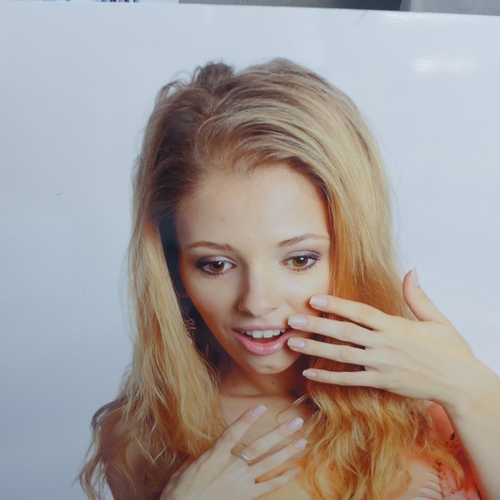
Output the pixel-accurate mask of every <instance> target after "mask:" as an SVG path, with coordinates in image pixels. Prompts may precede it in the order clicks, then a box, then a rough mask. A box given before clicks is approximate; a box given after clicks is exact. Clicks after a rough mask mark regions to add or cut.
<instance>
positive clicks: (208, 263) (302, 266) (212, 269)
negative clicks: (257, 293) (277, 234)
mask: <svg viewBox="0 0 500 500" xmlns="http://www.w3.org/2000/svg"><path fill="white" fill-rule="evenodd" d="M320 259H321V256H320V255H319V254H317V253H315V252H304V253H300V254H297V255H292V256H291V257H287V258H286V259H284V260H282V261H281V264H282V265H283V266H285V267H286V268H287V269H289V270H290V271H292V272H295V273H302V272H305V271H308V270H309V269H312V268H313V267H314V266H315V265H316V264H317V263H318V261H319V260H320ZM195 267H196V269H199V270H200V271H202V272H203V273H205V274H206V275H208V276H210V277H212V278H218V277H219V276H224V275H225V274H226V273H227V272H229V271H231V269H234V268H235V267H237V265H236V264H235V263H234V262H232V261H230V260H228V259H225V258H214V259H200V260H199V261H198V262H197V263H196V265H195Z"/></svg>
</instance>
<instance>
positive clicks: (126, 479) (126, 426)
mask: <svg viewBox="0 0 500 500" xmlns="http://www.w3.org/2000/svg"><path fill="white" fill-rule="evenodd" d="M102 430H103V433H104V434H105V435H106V436H107V438H106V439H105V440H104V442H103V448H102V452H103V458H104V461H105V463H106V468H105V475H106V483H107V484H108V486H109V489H110V490H111V493H112V494H113V498H114V500H132V499H136V498H137V499H139V498H141V499H145V498H146V494H145V491H144V468H145V459H144V455H143V454H142V452H141V449H140V447H139V445H138V443H137V441H136V440H135V439H134V426H133V424H132V423H131V422H129V421H123V420H120V421H118V422H104V423H103V429H102Z"/></svg>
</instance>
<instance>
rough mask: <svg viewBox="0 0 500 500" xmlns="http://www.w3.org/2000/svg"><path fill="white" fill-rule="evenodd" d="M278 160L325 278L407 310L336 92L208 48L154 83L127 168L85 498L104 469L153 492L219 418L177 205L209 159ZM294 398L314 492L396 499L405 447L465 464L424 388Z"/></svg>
mask: <svg viewBox="0 0 500 500" xmlns="http://www.w3.org/2000/svg"><path fill="white" fill-rule="evenodd" d="M278 164H279V165H288V166H289V167H290V168H291V169H294V170H296V171H298V172H300V173H302V174H304V175H306V176H307V177H308V178H309V179H310V180H311V181H312V182H313V183H314V184H315V185H316V186H317V188H318V190H319V192H320V193H321V195H322V196H323V198H324V200H325V202H326V205H327V207H328V216H329V224H330V232H331V239H332V244H331V248H332V255H331V262H332V266H331V292H332V293H333V294H335V295H337V296H340V297H344V298H348V299H352V300H356V301H359V302H364V303H366V304H370V305H372V306H374V307H376V308H378V309H380V310H382V311H384V312H386V313H388V314H393V315H399V316H404V317H411V313H410V312H409V311H408V308H407V306H406V305H405V302H404V299H403V296H402V291H401V284H400V283H401V282H400V277H399V272H398V269H397V264H396V257H395V253H394V244H393V235H392V229H391V227H392V220H391V210H390V193H389V189H388V183H387V180H386V176H385V172H384V169H383V167H382V164H381V160H380V155H379V152H378V148H377V145H376V144H375V141H374V139H373V137H372V135H371V133H370V130H369V128H368V127H367V125H366V124H365V122H364V120H363V118H362V117H361V115H360V113H359V111H358V110H357V108H356V106H355V105H354V104H353V102H352V101H351V100H350V99H349V98H348V97H347V96H346V95H345V94H344V93H343V92H341V91H340V90H339V89H337V88H335V87H333V86H332V85H330V84H329V83H328V82H326V81H325V80H324V79H322V78H321V77H319V76H318V75H316V74H315V73H313V72H311V71H309V70H307V69H305V68H303V67H301V66H298V65H296V64H294V63H291V62H289V61H287V60H283V59H278V60H274V61H271V62H270V63H267V64H263V65H258V66H253V67H250V68H248V69H246V70H244V71H241V72H234V70H233V68H231V67H229V66H227V65H225V64H222V63H218V64H213V63H211V64H207V65H206V66H204V67H202V68H198V69H197V70H196V72H195V73H194V75H193V77H192V79H191V81H189V82H182V81H175V82H173V83H170V84H169V85H167V86H165V87H164V88H163V89H162V90H161V91H160V92H159V94H158V96H157V100H156V105H155V108H154V111H153V113H152V116H151V118H150V120H149V123H148V125H147V129H146V133H145V138H144V143H143V148H142V152H141V154H140V157H139V159H138V162H137V169H136V172H135V178H134V226H133V234H132V238H131V243H130V248H129V259H130V260H129V264H130V266H129V271H130V274H129V277H130V296H131V299H132V304H133V311H134V312H135V318H134V319H135V324H136V339H135V343H134V351H133V361H132V365H131V368H130V370H129V371H128V372H127V374H126V375H125V377H124V381H123V384H122V387H121V389H120V392H119V395H118V397H117V399H116V400H115V401H113V402H111V403H109V404H107V405H105V406H104V407H103V408H101V409H100V410H98V411H97V413H96V414H95V416H94V418H93V421H92V428H93V441H92V443H91V448H90V450H89V458H88V462H87V463H86V464H85V466H84V467H83V469H82V471H81V474H80V482H81V484H82V486H83V488H84V490H85V491H86V492H87V494H88V496H89V498H90V499H92V500H96V499H99V498H102V487H103V485H104V483H105V481H106V476H107V474H108V473H109V471H110V470H111V469H113V471H114V473H113V476H114V477H116V476H117V475H118V477H119V478H120V479H119V481H120V488H119V489H120V491H123V492H125V493H123V498H122V497H119V498H120V500H125V499H126V500H132V499H136V498H137V499H138V493H137V491H138V481H140V482H141V485H140V487H141V490H142V491H143V492H144V491H145V492H146V498H147V499H148V500H153V499H157V498H158V497H159V495H160V493H161V491H162V489H163V488H164V487H165V484H166V483H167V482H168V480H169V477H170V476H171V474H172V473H173V472H174V471H176V470H177V469H178V468H179V467H180V466H181V465H182V464H183V463H184V462H185V461H186V460H190V459H193V458H195V457H197V456H199V455H200V454H201V453H203V452H204V451H205V450H207V449H208V448H209V447H210V446H211V445H212V444H213V442H214V440H215V439H216V438H217V437H218V436H219V435H220V433H221V432H222V430H223V429H224V428H225V423H224V419H223V417H222V411H221V407H220V403H219V400H218V384H219V383H220V380H221V377H223V373H221V363H220V350H219V349H218V346H217V345H216V344H215V341H214V340H213V338H212V336H211V334H210V332H209V331H207V328H206V327H205V325H204V323H203V320H202V319H201V318H200V317H199V316H198V315H197V313H196V311H195V310H193V307H192V304H191V303H190V301H189V299H186V298H184V295H185V294H184V293H183V289H182V283H181V281H180V278H179V274H178V269H177V244H176V232H175V215H176V209H177V207H178V206H179V203H181V202H182V200H183V199H185V197H187V196H189V195H190V194H191V193H193V191H194V190H196V189H197V188H198V187H199V186H200V185H201V184H202V183H203V180H204V179H205V178H206V177H207V176H209V175H211V173H213V172H214V170H216V169H217V170H218V171H219V172H220V171H222V172H224V171H227V172H229V171H234V170H238V171H243V172H244V171H248V170H251V169H255V168H273V166H274V165H278ZM322 340H324V341H325V342H335V343H338V342H337V341H334V340H332V339H329V338H322ZM309 366H310V367H315V368H322V369H327V370H337V371H339V370H350V371H353V370H360V369H362V368H361V367H356V366H353V365H344V364H341V363H337V362H334V361H329V360H325V359H318V358H309ZM299 402H300V404H303V405H307V406H308V407H309V408H310V410H311V413H312V416H311V418H310V419H309V420H308V421H307V422H306V424H305V427H304V433H305V437H306V438H307V439H308V442H309V447H308V452H307V456H306V458H305V459H304V475H303V480H304V483H305V485H306V486H307V487H308V488H309V490H310V492H311V494H312V496H313V497H314V498H319V499H327V498H328V499H332V498H333V499H335V500H382V499H383V500H387V499H390V498H394V497H396V496H397V495H399V494H401V493H402V492H404V491H405V490H406V489H407V487H408V484H409V482H410V476H409V473H408V463H409V460H410V457H411V456H412V455H414V454H415V453H419V454H423V455H424V456H426V457H433V458H434V459H436V460H438V461H440V462H442V463H444V464H447V465H448V466H450V467H451V468H452V469H453V470H454V471H455V472H456V473H457V475H458V477H461V474H462V473H461V469H460V466H459V465H458V463H457V462H456V461H455V459H454V458H453V457H452V456H451V454H450V453H449V452H448V451H447V450H446V449H445V448H444V446H443V445H442V444H440V442H439V440H438V439H437V436H436V434H435V431H434V429H433V425H432V421H431V419H430V417H429V416H428V415H427V412H426V409H425V407H424V404H423V402H421V401H417V400H411V399H409V398H404V397H401V396H397V395H394V394H391V393H389V392H385V391H382V390H376V389H371V388H357V387H341V386H335V385H328V384H320V383H315V382H313V381H309V382H308V383H307V385H306V389H305V392H304V394H302V395H301V398H300V401H299ZM131 449H134V450H136V451H135V453H134V457H135V458H133V460H132V459H131V453H130V450H131ZM131 462H134V464H135V465H133V464H132V463H131ZM137 464H140V465H139V466H137ZM137 467H139V471H140V473H139V474H137ZM120 495H121V493H120ZM143 495H144V493H143ZM141 500H144V497H142V498H141Z"/></svg>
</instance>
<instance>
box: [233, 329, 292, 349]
mask: <svg viewBox="0 0 500 500" xmlns="http://www.w3.org/2000/svg"><path fill="white" fill-rule="evenodd" d="M234 332H235V333H236V338H237V339H238V340H239V341H240V343H241V345H242V346H243V347H244V348H245V349H246V350H247V351H249V352H251V353H252V354H258V355H268V354H274V353H276V352H278V351H280V350H281V349H283V348H284V347H285V345H286V342H287V340H288V339H289V338H290V337H291V335H292V333H293V330H292V328H281V329H277V328H275V329H269V330H236V329H235V330H234Z"/></svg>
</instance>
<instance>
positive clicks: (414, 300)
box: [403, 269, 448, 323]
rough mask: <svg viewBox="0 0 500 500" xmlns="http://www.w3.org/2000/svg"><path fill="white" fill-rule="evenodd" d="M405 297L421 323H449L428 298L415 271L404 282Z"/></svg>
mask: <svg viewBox="0 0 500 500" xmlns="http://www.w3.org/2000/svg"><path fill="white" fill-rule="evenodd" d="M403 295H404V298H405V301H406V303H407V304H408V306H409V308H410V309H411V310H412V312H413V314H415V316H416V317H417V319H419V320H420V321H437V322H438V323H448V320H447V319H446V317H445V316H444V315H443V314H441V312H440V311H439V310H438V308H437V307H436V306H435V305H434V304H433V302H432V301H431V300H430V299H429V297H427V295H426V294H425V293H424V291H423V290H422V288H421V287H420V285H419V282H418V275H417V272H416V270H415V269H413V270H411V271H410V272H409V273H407V275H406V276H405V277H404V280H403Z"/></svg>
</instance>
